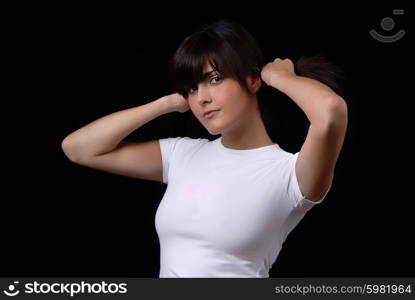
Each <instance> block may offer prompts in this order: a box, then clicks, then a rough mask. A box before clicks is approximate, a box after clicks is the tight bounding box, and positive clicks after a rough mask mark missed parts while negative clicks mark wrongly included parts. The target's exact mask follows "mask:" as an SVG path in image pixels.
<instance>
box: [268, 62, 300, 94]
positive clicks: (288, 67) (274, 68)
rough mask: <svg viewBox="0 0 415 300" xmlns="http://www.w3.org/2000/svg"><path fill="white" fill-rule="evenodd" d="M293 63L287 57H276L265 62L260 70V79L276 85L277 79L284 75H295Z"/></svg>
mask: <svg viewBox="0 0 415 300" xmlns="http://www.w3.org/2000/svg"><path fill="white" fill-rule="evenodd" d="M295 75H296V74H295V72H294V63H293V62H292V61H291V60H290V59H289V58H286V59H280V58H276V59H274V61H273V62H270V63H267V64H266V65H265V66H264V67H263V68H262V70H261V78H262V80H263V81H264V82H265V83H266V84H267V85H270V86H273V87H277V84H278V81H279V80H280V79H281V78H282V77H284V76H295Z"/></svg>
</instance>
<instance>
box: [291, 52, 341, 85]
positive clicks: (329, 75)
mask: <svg viewBox="0 0 415 300" xmlns="http://www.w3.org/2000/svg"><path fill="white" fill-rule="evenodd" d="M294 71H295V74H296V75H299V76H304V77H308V78H311V79H315V80H318V81H320V82H322V83H324V84H325V85H327V86H328V87H330V88H331V89H333V90H334V91H336V92H339V91H340V86H339V84H338V79H340V77H341V75H342V70H341V69H340V68H339V67H338V66H336V65H335V64H333V63H331V62H330V61H329V60H327V59H326V58H325V57H323V56H320V55H315V56H302V57H300V59H299V60H298V61H297V62H296V63H295V64H294Z"/></svg>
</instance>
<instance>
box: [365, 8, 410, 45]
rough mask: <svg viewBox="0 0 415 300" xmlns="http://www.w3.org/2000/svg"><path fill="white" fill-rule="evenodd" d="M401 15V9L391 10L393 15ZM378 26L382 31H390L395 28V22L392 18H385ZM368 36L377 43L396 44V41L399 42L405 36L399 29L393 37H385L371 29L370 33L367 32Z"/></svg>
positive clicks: (403, 31)
mask: <svg viewBox="0 0 415 300" xmlns="http://www.w3.org/2000/svg"><path fill="white" fill-rule="evenodd" d="M403 13H404V11H403V9H394V10H393V14H394V15H403ZM380 26H381V27H382V29H383V30H385V31H390V30H392V29H393V27H394V26H395V22H394V21H393V19H392V18H389V17H386V18H383V19H382V21H381V22H380ZM369 34H370V35H371V36H372V37H374V38H375V39H376V40H378V41H379V42H383V43H393V42H396V41H397V40H400V39H401V38H402V37H403V36H404V35H405V30H402V29H401V30H399V31H398V32H397V33H395V34H394V35H390V36H385V35H382V34H380V33H378V32H377V31H376V30H374V29H372V30H371V31H369Z"/></svg>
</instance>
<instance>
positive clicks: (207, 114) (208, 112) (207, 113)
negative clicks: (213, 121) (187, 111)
mask: <svg viewBox="0 0 415 300" xmlns="http://www.w3.org/2000/svg"><path fill="white" fill-rule="evenodd" d="M219 110H220V109H212V110H209V111H207V112H205V113H204V114H203V116H204V117H209V116H210V115H212V114H211V113H212V112H216V111H219Z"/></svg>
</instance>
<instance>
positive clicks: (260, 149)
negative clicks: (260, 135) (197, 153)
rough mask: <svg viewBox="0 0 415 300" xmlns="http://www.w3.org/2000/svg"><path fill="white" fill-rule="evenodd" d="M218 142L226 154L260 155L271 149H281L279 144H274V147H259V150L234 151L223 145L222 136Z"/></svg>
mask: <svg viewBox="0 0 415 300" xmlns="http://www.w3.org/2000/svg"><path fill="white" fill-rule="evenodd" d="M216 142H217V143H218V144H219V147H220V148H221V149H222V150H224V151H226V152H230V153H239V154H244V153H258V152H264V151H267V150H270V149H273V148H275V147H277V148H279V145H278V144H277V143H273V144H272V145H268V146H263V147H259V148H253V149H232V148H228V147H225V146H224V145H223V144H222V136H220V137H219V138H217V139H216Z"/></svg>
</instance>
